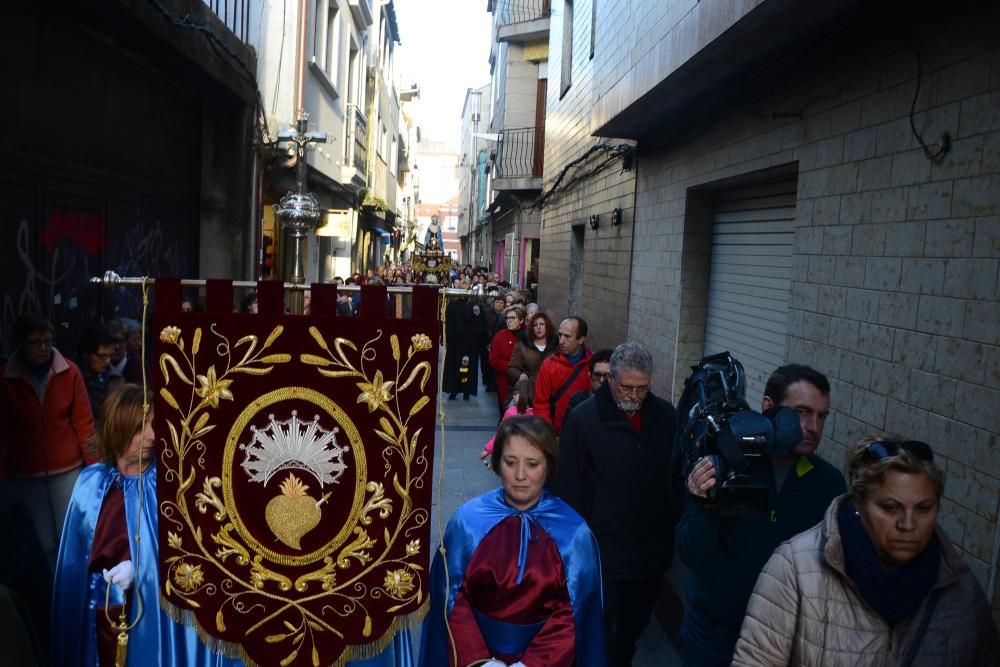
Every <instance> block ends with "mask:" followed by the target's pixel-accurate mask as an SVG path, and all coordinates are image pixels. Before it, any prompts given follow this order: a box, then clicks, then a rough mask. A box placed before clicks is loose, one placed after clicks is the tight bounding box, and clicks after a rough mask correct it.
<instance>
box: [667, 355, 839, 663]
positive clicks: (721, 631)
mask: <svg viewBox="0 0 1000 667" xmlns="http://www.w3.org/2000/svg"><path fill="white" fill-rule="evenodd" d="M774 406H785V407H790V408H792V409H794V410H795V411H796V412H798V414H799V423H800V425H801V427H802V436H803V439H802V441H801V442H800V443H799V444H798V445H797V446H796V447H795V449H794V450H793V454H792V456H791V457H790V458H787V459H781V458H777V457H773V458H772V459H771V465H770V466H768V467H766V468H764V469H763V470H761V471H758V473H759V476H760V477H761V478H760V479H755V480H754V481H755V482H756V483H759V484H762V485H765V486H766V487H767V488H768V489H769V490H770V493H769V498H768V507H767V512H766V513H765V514H763V515H754V516H728V515H723V514H720V513H719V512H718V511H717V510H715V509H712V508H711V507H709V506H706V505H705V504H704V503H702V502H699V501H698V500H697V499H695V498H694V497H693V496H700V497H702V498H704V497H705V496H706V495H707V493H708V491H709V489H711V488H712V487H713V486H715V484H716V478H715V469H714V467H713V466H712V463H711V462H710V461H709V460H708V459H701V460H700V461H698V462H697V463H696V465H695V467H694V469H693V470H692V471H691V473H690V474H689V475H688V478H687V491H688V497H687V499H686V500H685V508H684V515H683V516H682V518H681V520H680V523H679V524H678V525H677V536H676V540H677V552H678V554H679V555H680V558H681V560H682V561H683V562H684V564H685V565H686V566H687V567H688V569H689V571H688V575H687V579H686V581H685V585H684V593H685V598H686V599H685V606H684V620H683V623H682V625H681V639H682V642H683V658H684V666H685V667H716V666H719V667H728V665H729V664H730V662H731V660H732V654H733V648H734V646H735V645H736V640H737V638H738V637H739V633H740V625H741V624H742V622H743V616H744V614H745V613H746V607H747V603H748V601H749V600H750V594H751V593H752V592H753V587H754V583H755V582H756V581H757V575H759V574H760V571H761V570H762V569H763V567H764V564H765V563H766V562H767V559H768V558H769V557H770V556H771V553H772V552H773V551H774V549H775V548H777V546H778V545H779V544H781V543H782V542H784V541H785V540H787V539H789V538H791V537H792V536H793V535H796V534H798V533H800V532H802V531H804V530H807V529H809V528H811V527H812V526H814V525H815V524H817V523H819V522H820V521H821V520H822V518H823V513H824V512H825V511H826V508H827V507H828V506H829V504H830V502H831V501H832V500H833V499H834V498H836V497H837V496H839V495H841V494H843V493H844V492H845V491H846V490H847V486H846V484H845V483H844V476H843V475H842V474H841V472H840V471H839V470H837V469H836V468H834V467H833V466H832V465H830V464H829V463H827V462H826V461H824V460H823V459H821V458H820V457H818V456H816V454H815V452H816V448H817V447H818V446H819V442H820V440H821V439H822V437H823V427H824V425H825V423H826V418H827V416H828V415H829V414H830V382H829V381H828V380H827V379H826V377H825V376H824V375H823V374H822V373H820V372H818V371H816V370H814V369H812V368H810V367H808V366H802V365H799V364H790V365H787V366H782V367H781V368H779V369H778V370H776V371H775V372H774V373H772V374H771V377H770V378H769V379H768V381H767V386H766V388H765V389H764V401H763V406H762V409H763V410H768V409H769V408H771V407H774Z"/></svg>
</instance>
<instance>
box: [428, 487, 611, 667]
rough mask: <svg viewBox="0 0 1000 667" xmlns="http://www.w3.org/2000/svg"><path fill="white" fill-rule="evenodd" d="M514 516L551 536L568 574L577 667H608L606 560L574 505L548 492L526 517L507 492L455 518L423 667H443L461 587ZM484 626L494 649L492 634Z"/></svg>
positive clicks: (440, 562) (435, 587) (434, 580)
mask: <svg viewBox="0 0 1000 667" xmlns="http://www.w3.org/2000/svg"><path fill="white" fill-rule="evenodd" d="M510 516H520V517H521V518H522V520H524V519H527V520H528V521H532V522H535V523H537V524H538V525H539V526H541V528H542V530H544V531H545V532H546V533H548V534H549V537H551V538H552V541H553V542H554V543H555V545H556V548H557V549H558V550H559V556H560V557H561V558H562V562H563V568H564V570H565V572H566V587H567V588H568V589H569V599H570V604H571V605H572V607H573V621H574V626H575V628H574V629H575V633H576V665H577V667H605V665H607V657H606V655H605V652H604V600H603V589H602V585H601V557H600V552H599V551H598V548H597V540H596V539H595V538H594V534H593V533H591V532H590V529H589V528H588V527H587V524H586V522H585V521H584V520H583V518H582V517H580V515H579V514H577V513H576V512H575V511H574V510H573V509H572V508H571V507H570V506H569V505H567V504H566V503H565V502H563V501H562V500H560V499H559V498H557V497H555V496H553V495H551V494H550V493H548V492H547V491H544V492H543V493H542V498H541V499H540V500H539V501H538V503H537V504H536V505H535V506H534V507H531V508H529V509H527V510H525V511H524V512H520V511H518V510H516V509H514V508H513V507H511V506H510V505H508V504H507V502H506V500H505V499H504V495H503V488H499V489H496V490H494V491H489V492H487V493H484V494H483V495H481V496H479V497H477V498H473V499H472V500H470V501H469V502H467V503H466V504H464V505H462V507H460V508H459V509H458V511H457V512H455V516H453V517H452V519H451V521H449V522H448V527H447V528H446V529H445V533H444V540H443V541H444V547H445V550H446V553H447V555H446V557H445V558H446V559H447V564H448V566H447V572H448V581H447V585H446V582H445V567H444V560H445V559H442V557H441V553H440V552H438V553H437V555H436V556H435V557H434V563H433V565H432V567H431V582H430V586H431V590H430V597H431V601H430V610H429V611H428V612H427V617H426V618H425V619H424V625H423V630H422V635H421V641H420V659H419V662H418V664H419V665H421V667H443V666H445V665H448V664H449V660H450V658H449V655H450V653H451V649H450V642H449V639H448V629H447V627H446V626H445V614H449V615H450V614H451V610H452V607H453V606H454V605H455V598H456V596H457V595H458V591H459V589H460V588H461V586H462V580H463V578H464V576H465V569H466V567H467V566H468V564H469V559H470V558H471V557H472V554H473V552H475V550H476V548H477V547H478V546H479V543H480V542H481V541H482V539H483V538H484V537H486V534H487V533H489V532H490V531H491V530H492V529H493V528H494V527H496V525H497V524H499V523H500V522H501V521H503V520H504V519H506V518H507V517H510ZM485 627H488V626H481V627H480V630H483V631H484V638H485V639H486V641H487V643H488V644H491V638H490V636H489V635H488V632H489V631H488V630H484V628H485Z"/></svg>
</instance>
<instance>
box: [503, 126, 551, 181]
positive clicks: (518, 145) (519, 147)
mask: <svg viewBox="0 0 1000 667" xmlns="http://www.w3.org/2000/svg"><path fill="white" fill-rule="evenodd" d="M537 129H538V128H534V127H520V128H512V129H508V130H500V141H499V142H498V143H497V157H496V168H495V172H494V176H495V178H497V179H504V178H511V179H515V178H516V179H525V178H527V179H540V178H541V177H542V156H543V143H542V142H543V140H544V137H543V136H542V134H543V132H536V130H537Z"/></svg>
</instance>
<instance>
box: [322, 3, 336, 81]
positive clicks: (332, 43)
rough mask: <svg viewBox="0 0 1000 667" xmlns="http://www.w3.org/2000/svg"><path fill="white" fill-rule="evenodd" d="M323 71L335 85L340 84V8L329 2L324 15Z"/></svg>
mask: <svg viewBox="0 0 1000 667" xmlns="http://www.w3.org/2000/svg"><path fill="white" fill-rule="evenodd" d="M324 64H325V65H326V66H325V67H324V71H325V72H326V75H327V76H328V77H330V81H332V82H333V83H334V84H335V85H337V84H339V83H340V7H338V6H337V3H336V2H334V0H330V4H329V9H328V10H327V13H326V53H325V59H324Z"/></svg>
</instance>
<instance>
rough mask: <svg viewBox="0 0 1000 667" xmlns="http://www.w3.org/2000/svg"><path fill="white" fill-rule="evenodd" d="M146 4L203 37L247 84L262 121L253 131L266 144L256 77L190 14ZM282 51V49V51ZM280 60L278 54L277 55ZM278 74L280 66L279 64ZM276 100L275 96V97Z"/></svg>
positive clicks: (152, 2) (153, 1)
mask: <svg viewBox="0 0 1000 667" xmlns="http://www.w3.org/2000/svg"><path fill="white" fill-rule="evenodd" d="M146 2H147V3H148V4H149V5H151V6H152V7H153V8H154V9H156V11H158V12H159V13H160V14H161V15H162V16H163V17H164V18H165V19H166V20H168V21H170V23H172V24H173V25H175V26H177V27H179V28H183V29H185V30H193V31H195V32H198V33H200V34H202V35H204V36H205V39H206V40H207V41H208V45H209V47H210V48H211V49H212V50H213V51H214V52H215V54H216V55H218V56H220V58H221V60H222V61H223V62H225V63H226V64H227V65H228V66H229V67H230V69H232V70H233V71H234V72H236V73H237V74H238V75H239V76H240V78H242V79H243V80H244V81H245V82H246V83H249V84H250V85H251V86H252V87H253V89H254V92H255V94H256V99H257V103H256V105H255V106H256V108H255V111H256V115H257V116H258V121H263V126H262V125H261V124H260V122H258V123H254V126H255V129H256V131H257V139H258V141H260V143H261V144H262V145H263V144H265V143H268V142H267V141H265V134H264V128H266V127H267V119H266V118H265V117H264V101H263V99H262V98H261V95H260V88H259V86H258V85H257V75H256V73H254V72H251V71H250V68H249V67H247V66H246V64H245V63H244V62H243V61H242V60H241V59H240V57H239V55H237V54H236V52H235V51H233V50H232V49H230V48H229V47H228V46H227V45H226V44H225V42H223V41H222V40H221V39H219V37H218V35H216V34H215V32H214V31H213V30H212V28H211V26H209V25H208V24H206V23H196V22H195V21H194V19H192V18H191V15H190V14H185V15H184V16H181V17H178V16H175V15H174V14H171V13H170V11H169V10H167V8H166V7H164V6H163V5H162V4H160V2H159V0H146ZM281 37H282V42H284V37H285V34H284V32H282V34H281ZM282 50H284V49H282ZM279 58H280V53H279ZM278 71H279V72H280V71H281V70H280V64H279V70H278ZM275 99H277V95H276V96H275Z"/></svg>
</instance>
